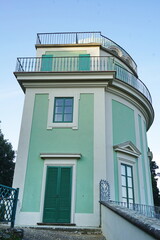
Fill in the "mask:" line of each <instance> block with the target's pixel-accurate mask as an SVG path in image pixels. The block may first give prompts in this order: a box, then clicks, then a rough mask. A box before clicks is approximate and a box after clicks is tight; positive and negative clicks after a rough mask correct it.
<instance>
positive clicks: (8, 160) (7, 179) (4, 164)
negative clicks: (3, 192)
mask: <svg viewBox="0 0 160 240" xmlns="http://www.w3.org/2000/svg"><path fill="white" fill-rule="evenodd" d="M14 157H15V152H14V151H13V149H12V145H11V143H9V142H8V140H6V139H4V135H3V134H2V132H1V130H0V184H3V185H6V186H9V187H11V186H12V180H13V173H14V167H15V163H14V162H13V161H14Z"/></svg>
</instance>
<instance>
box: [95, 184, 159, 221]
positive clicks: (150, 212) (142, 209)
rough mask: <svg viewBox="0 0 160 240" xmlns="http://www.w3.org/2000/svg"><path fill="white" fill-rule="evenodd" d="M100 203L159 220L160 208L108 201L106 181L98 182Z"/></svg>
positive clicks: (108, 192) (108, 193) (108, 186)
mask: <svg viewBox="0 0 160 240" xmlns="http://www.w3.org/2000/svg"><path fill="white" fill-rule="evenodd" d="M100 202H106V203H109V204H111V205H112V206H120V207H124V208H128V209H130V210H133V211H135V212H137V213H139V214H142V215H144V216H146V217H150V218H157V219H160V207H157V206H149V205H144V204H137V203H127V202H120V201H112V200H111V199H110V185H109V183H108V181H106V180H101V181H100Z"/></svg>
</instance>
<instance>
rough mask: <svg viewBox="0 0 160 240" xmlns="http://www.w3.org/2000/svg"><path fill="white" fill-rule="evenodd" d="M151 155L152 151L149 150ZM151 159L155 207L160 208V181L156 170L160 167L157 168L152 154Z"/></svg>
mask: <svg viewBox="0 0 160 240" xmlns="http://www.w3.org/2000/svg"><path fill="white" fill-rule="evenodd" d="M149 153H151V152H150V150H149ZM149 159H150V170H151V180H152V189H153V200H154V205H155V206H160V192H159V188H158V187H157V181H158V179H157V178H156V177H157V174H156V169H158V168H159V167H158V166H157V164H156V162H155V161H153V156H152V154H150V157H149Z"/></svg>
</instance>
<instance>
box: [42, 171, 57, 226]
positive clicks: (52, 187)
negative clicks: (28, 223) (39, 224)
mask: <svg viewBox="0 0 160 240" xmlns="http://www.w3.org/2000/svg"><path fill="white" fill-rule="evenodd" d="M57 186H58V168H54V167H48V168H47V178H46V190H45V202H44V215H43V221H44V222H46V223H47V222H48V223H49V222H56V220H57V194H58V189H57Z"/></svg>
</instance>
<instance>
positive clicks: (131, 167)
mask: <svg viewBox="0 0 160 240" xmlns="http://www.w3.org/2000/svg"><path fill="white" fill-rule="evenodd" d="M122 166H124V167H125V174H122ZM120 167H121V169H120V171H121V191H122V202H125V201H123V199H126V203H127V205H128V206H129V204H130V203H131V204H134V203H135V198H134V177H133V166H132V165H129V164H128V163H121V164H120ZM128 168H130V169H131V176H128V174H127V169H128ZM122 176H123V177H125V185H123V183H122ZM128 178H131V182H132V186H131V187H129V186H128ZM123 187H125V189H126V197H124V196H123V190H122V189H123ZM129 189H131V190H132V198H130V197H129ZM130 200H132V201H133V202H130Z"/></svg>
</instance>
